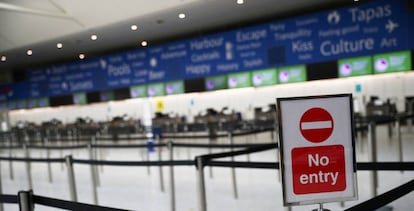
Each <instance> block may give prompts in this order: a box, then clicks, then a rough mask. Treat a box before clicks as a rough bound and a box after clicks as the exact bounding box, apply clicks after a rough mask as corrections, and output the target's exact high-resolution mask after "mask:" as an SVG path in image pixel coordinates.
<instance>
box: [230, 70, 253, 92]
mask: <svg viewBox="0 0 414 211" xmlns="http://www.w3.org/2000/svg"><path fill="white" fill-rule="evenodd" d="M227 85H228V88H231V89H233V88H243V87H249V86H252V81H251V73H250V72H242V73H232V74H228V75H227Z"/></svg>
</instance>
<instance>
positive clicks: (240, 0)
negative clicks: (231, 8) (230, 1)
mask: <svg viewBox="0 0 414 211" xmlns="http://www.w3.org/2000/svg"><path fill="white" fill-rule="evenodd" d="M236 3H237V4H244V0H237V1H236Z"/></svg>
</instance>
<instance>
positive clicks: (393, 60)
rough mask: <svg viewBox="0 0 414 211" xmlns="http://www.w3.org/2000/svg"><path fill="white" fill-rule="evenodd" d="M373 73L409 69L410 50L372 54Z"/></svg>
mask: <svg viewBox="0 0 414 211" xmlns="http://www.w3.org/2000/svg"><path fill="white" fill-rule="evenodd" d="M374 69H375V74H378V73H391V72H400V71H406V70H411V52H410V51H401V52H393V53H386V54H377V55H374Z"/></svg>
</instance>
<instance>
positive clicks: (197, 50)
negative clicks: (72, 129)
mask: <svg viewBox="0 0 414 211" xmlns="http://www.w3.org/2000/svg"><path fill="white" fill-rule="evenodd" d="M412 20H414V12H412V11H411V12H410V11H409V8H407V7H406V1H405V0H395V1H387V0H379V1H372V2H369V3H358V4H354V6H349V7H344V8H338V9H333V10H328V11H324V12H320V13H315V14H311V15H305V16H300V17H296V18H291V19H286V20H277V21H273V22H270V23H266V24H260V25H256V26H252V27H246V28H241V29H237V30H232V31H227V32H222V33H216V34H211V35H206V36H202V37H197V38H192V39H187V40H182V41H177V42H173V43H167V44H163V45H157V46H153V47H148V48H141V49H137V50H131V51H127V52H122V53H117V54H112V55H107V56H103V57H99V58H94V59H87V60H82V61H78V62H72V63H67V64H61V65H52V66H49V67H46V68H43V69H36V70H28V71H27V72H26V76H27V80H26V81H24V83H23V85H16V88H15V89H19V90H20V88H23V89H26V90H27V91H26V90H23V91H22V92H20V93H19V94H15V93H13V94H12V95H11V96H10V95H9V94H8V95H7V97H6V96H5V95H4V94H2V93H0V101H1V100H4V99H5V100H10V99H20V98H39V97H45V96H55V95H63V94H72V93H77V92H90V91H99V90H110V89H115V88H122V87H131V86H136V85H145V84H151V83H164V82H167V81H173V80H185V79H193V78H208V77H212V76H219V75H227V74H232V73H237V72H245V71H253V70H260V69H268V68H279V67H285V66H293V65H298V64H310V63H317V62H324V61H334V60H338V59H342V58H354V57H359V56H371V55H375V54H381V53H388V52H393V51H405V50H411V49H413V48H414V39H411V38H410V37H409V35H410V34H412V33H413V32H414V27H412ZM14 86H15V85H13V87H14Z"/></svg>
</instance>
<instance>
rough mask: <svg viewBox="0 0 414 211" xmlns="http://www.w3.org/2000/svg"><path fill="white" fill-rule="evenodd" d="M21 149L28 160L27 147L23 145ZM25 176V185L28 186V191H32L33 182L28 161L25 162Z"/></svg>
mask: <svg viewBox="0 0 414 211" xmlns="http://www.w3.org/2000/svg"><path fill="white" fill-rule="evenodd" d="M23 149H24V153H25V158H26V159H29V158H30V154H29V148H28V147H27V145H26V144H24V145H23ZM26 174H27V184H28V186H29V189H30V190H32V189H33V180H32V173H31V165H30V162H29V161H26Z"/></svg>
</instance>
